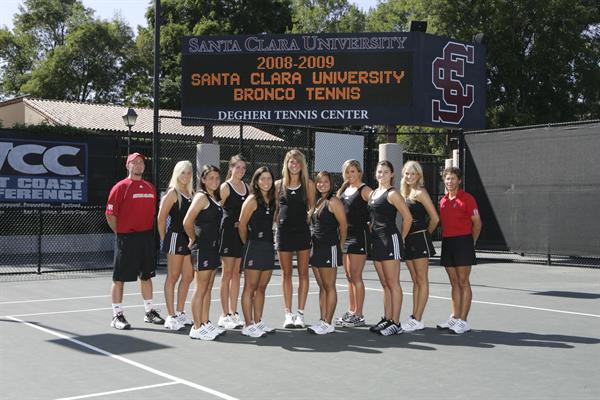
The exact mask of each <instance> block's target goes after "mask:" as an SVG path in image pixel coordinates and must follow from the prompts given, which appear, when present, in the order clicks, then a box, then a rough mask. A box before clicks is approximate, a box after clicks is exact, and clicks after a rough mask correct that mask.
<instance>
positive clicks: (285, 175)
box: [281, 149, 308, 201]
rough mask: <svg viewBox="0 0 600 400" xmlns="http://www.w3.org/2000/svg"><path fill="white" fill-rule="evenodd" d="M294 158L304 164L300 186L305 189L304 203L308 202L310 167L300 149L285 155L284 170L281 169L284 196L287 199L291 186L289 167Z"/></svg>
mask: <svg viewBox="0 0 600 400" xmlns="http://www.w3.org/2000/svg"><path fill="white" fill-rule="evenodd" d="M292 158H293V159H295V160H296V161H298V162H299V163H300V164H302V172H301V173H300V186H302V187H303V188H304V201H308V193H307V192H308V166H307V165H306V157H304V154H303V153H302V152H301V151H300V150H298V149H292V150H290V151H288V152H287V153H286V154H285V158H284V159H283V168H282V169H281V176H282V179H281V191H282V192H283V195H284V196H286V197H287V189H288V187H289V186H290V170H289V169H288V166H287V165H288V162H289V161H290V160H291V159H292Z"/></svg>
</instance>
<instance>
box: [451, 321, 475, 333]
mask: <svg viewBox="0 0 600 400" xmlns="http://www.w3.org/2000/svg"><path fill="white" fill-rule="evenodd" d="M470 330H471V327H470V326H469V324H468V323H467V321H463V320H462V319H457V320H456V323H455V324H454V325H453V326H452V327H450V332H452V333H456V334H458V335H462V334H463V333H466V332H469V331H470Z"/></svg>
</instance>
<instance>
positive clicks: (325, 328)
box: [309, 320, 335, 335]
mask: <svg viewBox="0 0 600 400" xmlns="http://www.w3.org/2000/svg"><path fill="white" fill-rule="evenodd" d="M311 328H312V330H310V331H309V332H310V333H314V334H317V335H327V334H328V333H333V332H335V325H334V324H329V323H327V322H326V321H323V320H321V321H320V323H318V324H316V325H313V326H311V327H310V328H309V329H311Z"/></svg>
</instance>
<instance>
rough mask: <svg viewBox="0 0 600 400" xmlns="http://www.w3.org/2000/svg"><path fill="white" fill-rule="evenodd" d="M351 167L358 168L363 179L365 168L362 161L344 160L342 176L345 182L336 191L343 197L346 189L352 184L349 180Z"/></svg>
mask: <svg viewBox="0 0 600 400" xmlns="http://www.w3.org/2000/svg"><path fill="white" fill-rule="evenodd" d="M350 167H354V168H356V170H357V171H358V173H359V174H360V177H361V179H362V173H363V170H362V167H361V166H360V162H358V160H346V161H344V164H342V178H344V183H342V186H340V188H339V189H338V191H337V193H336V194H337V196H338V197H341V196H342V195H343V194H344V191H345V190H346V189H348V186H350V182H348V169H350Z"/></svg>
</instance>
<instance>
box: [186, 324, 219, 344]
mask: <svg viewBox="0 0 600 400" xmlns="http://www.w3.org/2000/svg"><path fill="white" fill-rule="evenodd" d="M215 337H216V336H214V335H213V334H211V333H210V332H208V330H207V329H206V326H204V325H201V326H200V328H198V329H194V327H193V326H192V329H190V338H192V339H200V340H215Z"/></svg>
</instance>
